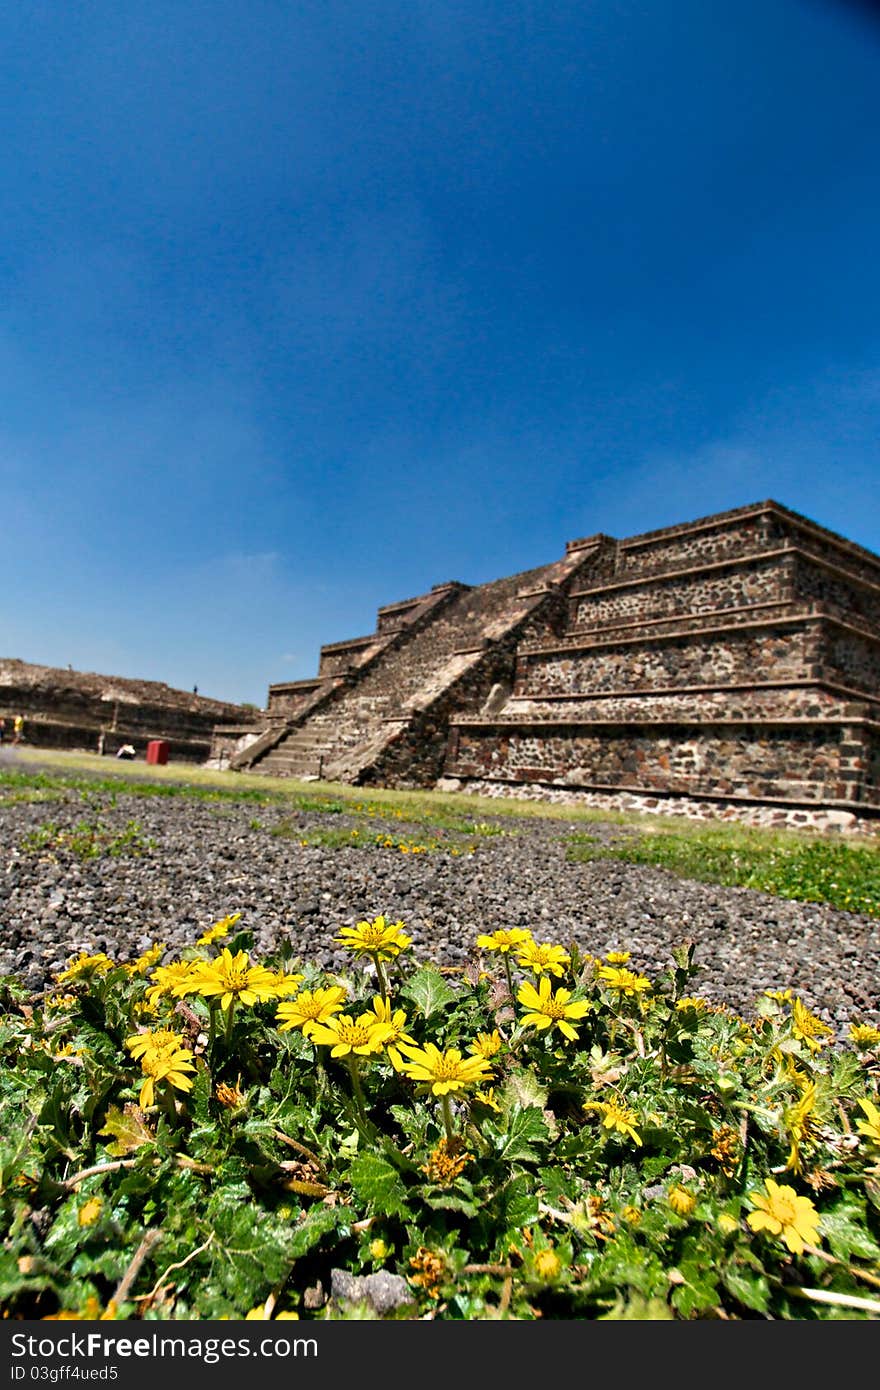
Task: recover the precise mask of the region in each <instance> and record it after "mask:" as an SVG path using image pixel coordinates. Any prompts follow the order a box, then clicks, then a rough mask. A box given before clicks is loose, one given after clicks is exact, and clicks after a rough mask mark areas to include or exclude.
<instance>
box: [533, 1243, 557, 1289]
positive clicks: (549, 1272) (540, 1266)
mask: <svg viewBox="0 0 880 1390" xmlns="http://www.w3.org/2000/svg"><path fill="white" fill-rule="evenodd" d="M561 1269H562V1261H561V1260H560V1258H559V1256H558V1255H557V1253H556V1251H555V1250H539V1251H538V1252H537V1254H536V1255H535V1273H536V1274H537V1276H538V1278H539V1279H543V1280H544V1281H545V1282H546V1283H550V1281H551V1280H553V1279H558V1278H559V1273H560V1271H561Z"/></svg>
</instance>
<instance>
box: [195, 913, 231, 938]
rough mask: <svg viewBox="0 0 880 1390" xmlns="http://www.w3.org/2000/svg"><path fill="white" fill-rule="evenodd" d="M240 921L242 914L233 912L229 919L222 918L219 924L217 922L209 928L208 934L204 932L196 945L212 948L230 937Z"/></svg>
mask: <svg viewBox="0 0 880 1390" xmlns="http://www.w3.org/2000/svg"><path fill="white" fill-rule="evenodd" d="M240 919H241V913H240V912H233V913H231V915H230V916H228V917H221V919H220V921H219V922H215V923H214V925H213V927H209V928H208V930H207V931H206V932H203V933H202V935H201V936H200V937H198V938H197V940H196V945H197V946H212V945H213V943H214V942H215V941H220V940H222V938H223V937H224V936H228V935H229V933H230V932H231V931H232V928H233V927H234V926H235V924H236V922H238V921H240Z"/></svg>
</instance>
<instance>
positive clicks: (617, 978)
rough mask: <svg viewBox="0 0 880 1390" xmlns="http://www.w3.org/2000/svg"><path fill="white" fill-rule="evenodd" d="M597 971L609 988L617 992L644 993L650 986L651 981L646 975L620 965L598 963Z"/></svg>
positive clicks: (628, 993)
mask: <svg viewBox="0 0 880 1390" xmlns="http://www.w3.org/2000/svg"><path fill="white" fill-rule="evenodd" d="M597 973H598V976H599V979H600V980H603V981H604V983H605V984H606V985H607V986H608V988H609V989H616V990H617V991H618V993H619V994H627V995H638V994H644V992H645V991H646V990H649V989H650V988H651V981H650V980H649V979H647V977H646V976H644V975H637V974H636V973H635V971H633V970H625V969H623V968H622V967H620V966H616V965H600V966H599V969H598V972H597Z"/></svg>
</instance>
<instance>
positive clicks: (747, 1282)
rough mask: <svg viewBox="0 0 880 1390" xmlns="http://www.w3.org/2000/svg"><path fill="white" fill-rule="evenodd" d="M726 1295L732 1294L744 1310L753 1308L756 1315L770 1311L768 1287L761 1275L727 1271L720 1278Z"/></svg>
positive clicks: (732, 1270) (733, 1270)
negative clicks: (726, 1292)
mask: <svg viewBox="0 0 880 1390" xmlns="http://www.w3.org/2000/svg"><path fill="white" fill-rule="evenodd" d="M721 1281H722V1283H723V1284H724V1287H725V1288H726V1289H727V1291H728V1293H730V1294H732V1295H733V1297H734V1298H735V1299H737V1300H738V1302H740V1303H741V1304H742V1305H743V1307H744V1308H753V1309H754V1311H755V1312H756V1313H767V1312H769V1310H770V1287H769V1285H768V1283H767V1280H766V1278H765V1277H764V1275H763V1274H747V1273H745V1271H742V1270H735V1269H728V1270H725V1272H724V1273H723V1274H722V1276H721Z"/></svg>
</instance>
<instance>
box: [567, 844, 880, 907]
mask: <svg viewBox="0 0 880 1390" xmlns="http://www.w3.org/2000/svg"><path fill="white" fill-rule="evenodd" d="M566 855H567V858H568V859H569V860H570V861H571V862H573V863H583V862H587V861H590V860H593V859H619V860H622V861H623V862H624V863H627V864H650V865H653V866H655V867H656V868H660V869H668V870H669V871H670V872H671V873H674V874H677V875H678V876H679V877H681V878H690V879H698V880H700V881H702V882H706V883H720V884H724V885H726V886H739V887H742V888H757V889H759V890H760V891H761V892H763V893H773V894H775V895H776V896H777V897H780V898H790V899H793V900H795V901H800V902H816V903H830V904H831V905H832V907H836V908H841V909H843V910H844V911H846V912H863V913H867V914H868V915H870V916H875V917H876V916H880V847H878V846H877V845H873V844H865V845H853V844H849V843H846V842H843V841H840V840H829V839H825V838H819V837H816V838H810V839H806V838H801V837H799V836H792V835H789V836H785V837H781V838H780V837H777V836H773V835H769V834H763V833H761V832H758V831H755V832H749V831H747V830H742V829H738V830H735V831H731V830H730V829H729V828H727V827H724V828H720V827H719V828H714V827H712V828H701V829H700V830H699V831H691V832H675V831H671V830H663V831H659V832H657V831H654V832H651V833H636V832H631V833H627V834H626V835H623V836H619V837H618V838H617V839H616V840H615V841H614V842H613V843H612V844H610V845H603V844H602V843H601V842H600V841H599V840H598V839H597V838H596V837H595V836H593V835H588V834H574V835H571V836H569V837H568V839H567V847H566Z"/></svg>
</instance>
